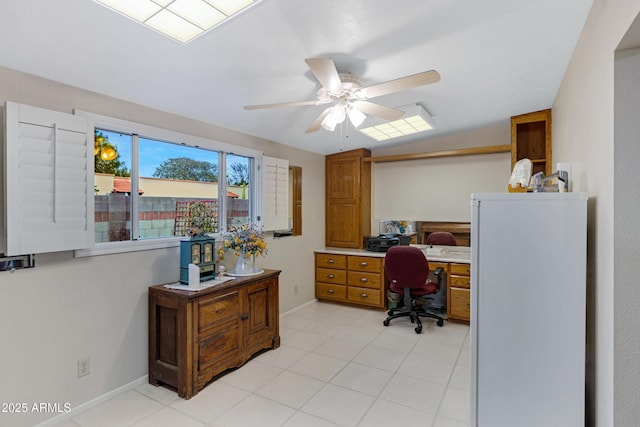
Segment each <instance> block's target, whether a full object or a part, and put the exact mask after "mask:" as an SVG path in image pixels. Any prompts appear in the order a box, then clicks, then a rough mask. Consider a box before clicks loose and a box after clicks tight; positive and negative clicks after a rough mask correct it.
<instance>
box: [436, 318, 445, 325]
mask: <svg viewBox="0 0 640 427" xmlns="http://www.w3.org/2000/svg"><path fill="white" fill-rule="evenodd" d="M437 324H438V326H440V327H442V325H444V321H443V320H442V319H438V323H437Z"/></svg>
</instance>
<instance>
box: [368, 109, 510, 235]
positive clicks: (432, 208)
mask: <svg viewBox="0 0 640 427" xmlns="http://www.w3.org/2000/svg"><path fill="white" fill-rule="evenodd" d="M508 144H511V122H510V120H509V119H508V118H507V119H506V120H505V121H504V122H502V123H499V124H494V125H490V126H487V127H485V128H480V129H475V130H471V131H467V132H462V133H459V134H455V135H449V136H445V137H441V138H434V139H432V140H428V141H424V142H419V143H413V144H406V145H402V146H396V147H387V148H384V149H378V150H375V151H374V152H373V153H372V156H373V157H377V156H386V155H392V154H413V153H426V152H435V151H443V150H451V149H458V148H470V147H483V146H494V145H508ZM510 176H511V153H497V154H482V155H473V156H461V157H444V158H438V159H421V160H407V161H399V162H388V163H373V172H372V215H371V218H372V220H371V230H372V234H376V233H377V230H378V221H379V220H381V219H403V220H409V221H471V208H470V200H471V193H486V192H500V193H502V192H505V191H506V189H507V183H508V182H509V177H510Z"/></svg>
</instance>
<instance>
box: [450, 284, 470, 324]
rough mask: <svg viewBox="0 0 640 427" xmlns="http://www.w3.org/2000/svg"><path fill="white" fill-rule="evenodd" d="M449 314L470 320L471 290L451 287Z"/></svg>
mask: <svg viewBox="0 0 640 427" xmlns="http://www.w3.org/2000/svg"><path fill="white" fill-rule="evenodd" d="M449 316H450V317H452V318H456V319H460V320H466V321H469V319H470V318H471V291H469V290H467V289H456V288H451V294H450V300H449Z"/></svg>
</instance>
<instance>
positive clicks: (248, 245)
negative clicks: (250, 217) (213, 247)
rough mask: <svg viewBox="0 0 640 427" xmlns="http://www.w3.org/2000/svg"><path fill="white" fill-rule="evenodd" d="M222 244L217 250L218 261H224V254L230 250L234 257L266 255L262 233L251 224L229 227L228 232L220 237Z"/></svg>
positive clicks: (265, 244)
mask: <svg viewBox="0 0 640 427" xmlns="http://www.w3.org/2000/svg"><path fill="white" fill-rule="evenodd" d="M222 238H223V240H222V244H221V245H220V249H219V250H218V255H220V259H224V253H225V252H226V251H227V250H229V249H232V250H233V251H234V252H235V254H236V255H238V256H240V255H242V254H244V255H254V256H256V255H258V256H259V255H263V256H264V255H266V254H267V243H266V242H265V240H264V232H263V231H262V230H261V229H259V228H258V227H257V226H255V225H253V224H244V225H242V226H241V227H231V229H230V232H229V233H228V234H225V235H223V236H222Z"/></svg>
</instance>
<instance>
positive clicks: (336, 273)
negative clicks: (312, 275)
mask: <svg viewBox="0 0 640 427" xmlns="http://www.w3.org/2000/svg"><path fill="white" fill-rule="evenodd" d="M316 282H325V283H338V284H341V285H344V284H346V283H347V272H346V271H345V270H334V269H332V268H316Z"/></svg>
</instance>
